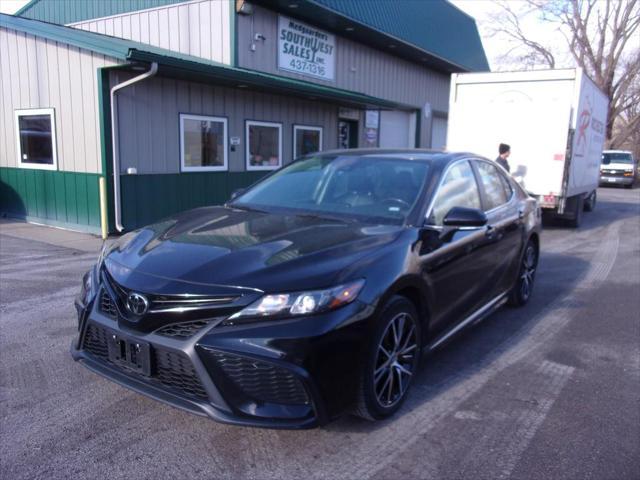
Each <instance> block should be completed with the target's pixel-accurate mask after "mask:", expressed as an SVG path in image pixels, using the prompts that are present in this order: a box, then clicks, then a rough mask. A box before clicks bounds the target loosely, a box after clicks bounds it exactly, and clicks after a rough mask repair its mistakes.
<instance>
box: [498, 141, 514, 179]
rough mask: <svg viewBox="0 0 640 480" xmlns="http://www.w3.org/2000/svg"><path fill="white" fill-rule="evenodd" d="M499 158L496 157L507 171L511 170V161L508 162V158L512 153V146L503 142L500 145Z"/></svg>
mask: <svg viewBox="0 0 640 480" xmlns="http://www.w3.org/2000/svg"><path fill="white" fill-rule="evenodd" d="M498 153H499V155H498V158H496V163H497V164H498V165H500V166H501V167H502V168H504V169H505V170H506V171H507V172H511V168H510V167H509V162H507V158H509V155H511V147H510V146H509V145H507V144H506V143H501V144H500V146H499V147H498Z"/></svg>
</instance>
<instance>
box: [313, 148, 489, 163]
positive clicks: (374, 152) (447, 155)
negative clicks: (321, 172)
mask: <svg viewBox="0 0 640 480" xmlns="http://www.w3.org/2000/svg"><path fill="white" fill-rule="evenodd" d="M318 154H319V155H322V156H333V155H339V156H352V157H356V156H357V157H376V158H380V157H386V158H393V159H398V160H414V161H429V162H431V163H434V162H435V163H440V164H447V163H449V162H451V161H453V160H458V159H461V158H469V157H473V158H483V157H481V156H480V155H475V154H473V153H468V152H447V151H442V150H429V149H420V148H404V149H403V148H350V149H342V150H340V149H337V150H325V151H322V152H319V153H318Z"/></svg>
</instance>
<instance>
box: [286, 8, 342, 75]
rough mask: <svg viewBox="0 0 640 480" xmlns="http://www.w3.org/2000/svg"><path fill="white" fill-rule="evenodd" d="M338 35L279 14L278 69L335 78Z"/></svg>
mask: <svg viewBox="0 0 640 480" xmlns="http://www.w3.org/2000/svg"><path fill="white" fill-rule="evenodd" d="M335 55H336V37H335V36H334V35H331V34H330V33H327V32H325V31H323V30H319V29H317V28H315V27H311V26H309V25H307V24H306V23H302V22H299V21H297V20H293V19H291V18H289V17H284V16H282V15H279V16H278V68H279V69H280V70H287V71H289V72H295V73H300V74H302V75H309V76H311V77H316V78H321V79H323V80H334V78H335V77H334V75H335Z"/></svg>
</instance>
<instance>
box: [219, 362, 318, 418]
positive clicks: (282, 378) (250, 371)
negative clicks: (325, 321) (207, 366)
mask: <svg viewBox="0 0 640 480" xmlns="http://www.w3.org/2000/svg"><path fill="white" fill-rule="evenodd" d="M209 353H210V354H211V355H212V356H213V358H214V359H215V360H216V362H217V364H218V365H219V366H220V368H221V369H222V371H223V372H224V373H225V374H226V376H227V377H228V378H229V380H231V381H232V382H233V383H234V384H235V385H236V387H237V388H238V389H240V390H241V391H242V392H243V393H244V394H245V395H247V396H249V397H251V398H253V399H255V400H259V401H262V402H267V403H280V404H286V405H301V404H308V403H309V397H308V395H307V392H306V390H305V388H304V386H303V385H302V382H301V381H300V379H299V378H298V377H297V376H295V375H294V374H292V373H291V372H290V371H289V370H287V369H284V368H281V367H278V366H276V365H273V364H271V363H266V362H261V361H259V360H253V359H251V358H247V357H242V356H240V355H234V354H231V353H227V352H217V351H216V352H212V351H210V352H209Z"/></svg>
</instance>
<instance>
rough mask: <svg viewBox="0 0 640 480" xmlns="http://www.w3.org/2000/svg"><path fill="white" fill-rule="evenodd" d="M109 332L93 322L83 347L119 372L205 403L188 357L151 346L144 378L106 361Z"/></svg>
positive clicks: (202, 389) (107, 359)
mask: <svg viewBox="0 0 640 480" xmlns="http://www.w3.org/2000/svg"><path fill="white" fill-rule="evenodd" d="M108 335H109V332H108V330H107V329H106V328H103V327H101V326H99V325H96V324H94V323H90V324H89V325H88V327H87V332H86V334H85V338H84V343H83V348H84V349H85V350H86V351H87V352H89V353H91V354H92V355H93V356H95V357H97V358H99V359H100V360H103V361H105V362H109V363H110V364H111V365H113V366H115V367H117V368H119V369H121V370H122V371H123V372H125V373H127V374H128V375H134V376H136V377H137V378H140V379H143V380H146V381H149V380H151V381H157V382H160V383H162V384H163V385H164V386H165V387H168V388H169V389H171V390H174V391H176V392H177V393H180V394H182V395H186V396H189V397H195V398H198V399H203V400H206V399H207V398H208V395H207V392H206V391H205V389H204V388H203V386H202V384H201V383H200V379H199V378H198V375H197V374H196V371H195V370H194V368H193V365H192V364H191V361H190V360H189V358H188V357H187V356H186V355H185V354H183V353H179V352H173V351H169V350H165V349H163V348H160V347H157V346H155V345H152V346H151V348H152V353H151V355H152V364H153V365H152V372H153V373H152V375H151V377H145V376H142V375H140V374H138V373H136V372H135V371H133V370H129V369H126V370H125V369H124V368H122V367H120V366H119V365H116V364H114V363H112V362H110V361H109V347H108V343H107V337H108Z"/></svg>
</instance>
